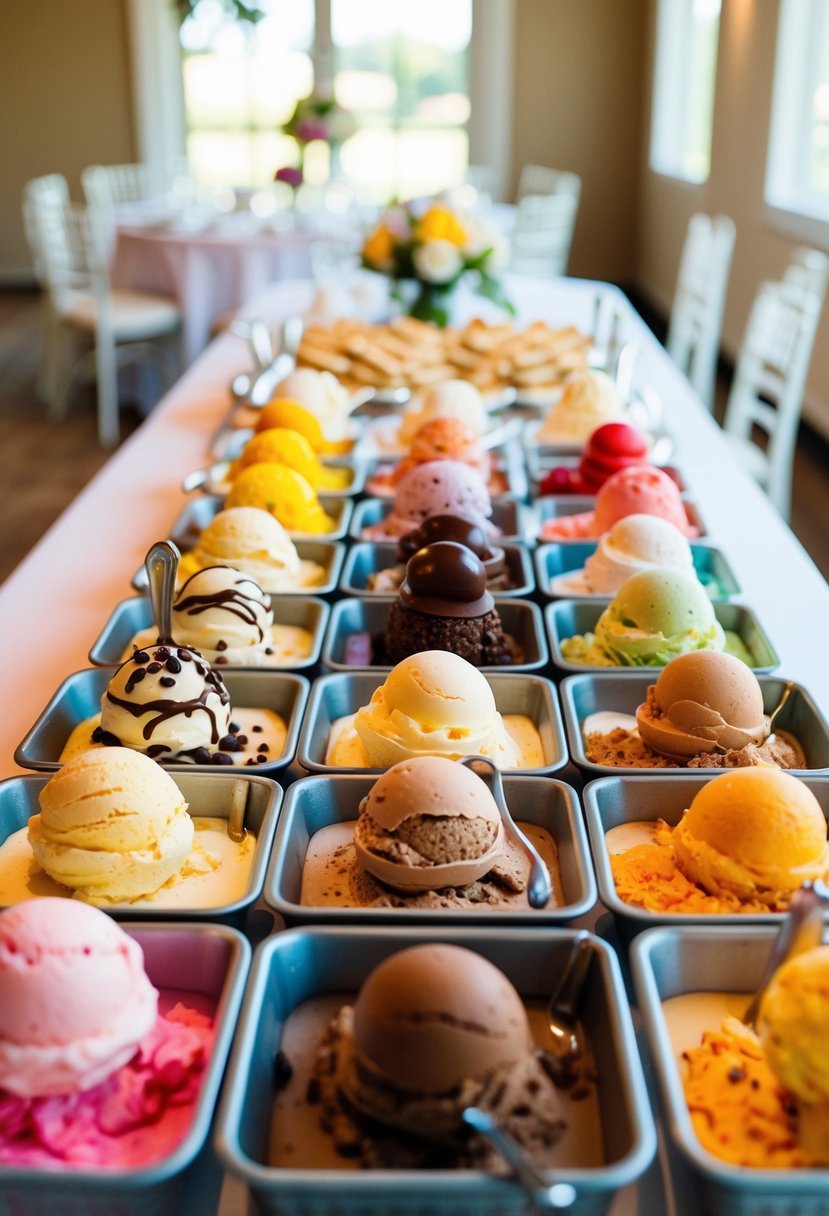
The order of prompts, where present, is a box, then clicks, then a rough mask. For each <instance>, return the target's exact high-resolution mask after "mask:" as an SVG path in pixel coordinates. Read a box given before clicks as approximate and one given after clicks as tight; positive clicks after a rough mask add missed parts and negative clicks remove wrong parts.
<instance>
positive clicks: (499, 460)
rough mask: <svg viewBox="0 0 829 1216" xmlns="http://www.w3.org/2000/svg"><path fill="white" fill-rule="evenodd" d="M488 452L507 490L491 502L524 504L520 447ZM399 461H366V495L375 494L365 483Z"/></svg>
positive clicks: (390, 495)
mask: <svg viewBox="0 0 829 1216" xmlns="http://www.w3.org/2000/svg"><path fill="white" fill-rule="evenodd" d="M489 450H490V453H491V455H492V467H493V469H495V470H497V471H498V472H500V473H503V474H504V475H505V477H506V479H507V489H506V490H505V491H504V492H503V493H502V494H493V495H492V499H493V502H499V501H503V500H505V499H510V498H512V499H518V500H520V501H521V502H525V501H526V498H527V495H528V494H529V482H528V481H527V470H526V468H525V466H524V454H523V452H522V450H521V447H520V446H519V445H518V444H517V443H515V442H514V441H513V442H511V443H502V444H498V445H497V446H496V447H493V448H490V449H489ZM401 459H402V458H401V457H395V456H380V457H376V458H375V459H372V460H369V461H367V463H366V467H365V472H364V476H363V485H364V486H365V487H366V493H367V494H374V493H376V491H375V490H374V489H373V488H372V487H371V486H370V485H369V484H367V483H370V482H371V479H372V477H374V476H375V475H376V473H377V470H378V469H379V468H380V467H381V466H383V467H384V468H385V469H391V468H394V467H395V466H396V465H397V464H398V463H399V462H400V460H401ZM377 497H378V498H383V499H385V498H393V497H394V492H393V491H389V492H388V494H383V493H377Z"/></svg>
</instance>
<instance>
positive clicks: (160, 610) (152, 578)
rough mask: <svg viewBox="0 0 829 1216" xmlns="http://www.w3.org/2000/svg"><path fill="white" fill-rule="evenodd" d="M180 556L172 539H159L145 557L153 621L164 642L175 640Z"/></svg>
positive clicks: (161, 640) (160, 638) (160, 640)
mask: <svg viewBox="0 0 829 1216" xmlns="http://www.w3.org/2000/svg"><path fill="white" fill-rule="evenodd" d="M180 557H181V554H180V553H179V551H178V549H177V548H176V546H175V545H174V544H173V542H172V541H171V540H158V541H156V543H155V544H154V545H151V546H150V549H149V551H148V552H147V556H146V557H145V558H144V569H145V570H146V571H147V585H148V587H149V593H150V606H151V607H152V612H153V623H154V624H155V627H156V629H157V630H158V640H159V642H162V643H169V642H172V640H173V630H172V619H173V596H174V595H175V590H176V571H177V569H178V563H179V558H180Z"/></svg>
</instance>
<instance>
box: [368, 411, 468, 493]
mask: <svg viewBox="0 0 829 1216" xmlns="http://www.w3.org/2000/svg"><path fill="white" fill-rule="evenodd" d="M429 460H458V461H460V462H461V463H462V464H468V465H469V466H470V467H471V468H473V469H476V470H477V471H478V472H479V473H480V474H481V476H482V477H483V478H484V480H486V479H487V477H488V476H489V463H490V462H489V454H488V453H487V452H485V451H483V450H482V448H481V446H480V442H479V439H478V436H477V434H476V433H475V431H474V430H473V428H472V427H471V426H469V425H468V423H466V422H462V421H461V419H460V418H432V419H431V420H430V421H429V422H424V424H423V426H421V427H420V428H419V429H418V430H417V432H416V433H415V435H414V438H413V439H412V443H411V447H410V449H409V454H408V456H406V457H404V458H403V460H401V461H400V464H399V465H398V466H397V468H396V469H395V470H394V472H393V473H392V474H391V476H390V478H389V480H390V482H391V484H392V485H395V486H396V485H397V484H398V482H400V481H401V480H402V478H403V477H405V476H406V474H407V473H408V472H409V470H410V469H413V468H415V466H416V465H419V464H426V462H427V461H429Z"/></svg>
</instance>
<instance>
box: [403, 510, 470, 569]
mask: <svg viewBox="0 0 829 1216" xmlns="http://www.w3.org/2000/svg"><path fill="white" fill-rule="evenodd" d="M439 540H452V541H454V542H455V543H456V544H458V545H466V547H467V549H471V550H472V552H473V553H474V554H475V556H476V557H479V558H480V559H481V561H482V562H488V561H490V560H491V559H492V557H493V556H494V554H493V550H492V547H491V546H490V543H489V539H488V537H487V535H486V533H485V532H484V530H483V528H482V527H481V525H480V524H477V523H475V521H474V520H471V519H467V518H466V516H465V515H448V514H447V515H430V516H429V517H428V519H424V521H423V523H422V524H421V525H420V527H419V528H414V529H413V531H411V532H407V533H406V535H405V536H402V537H401V538H400V540H399V542H398V551H399V554H400V560H401V561H408V560H409V558H410V557H413V556H414V554H415V553H417V551H418V549H423V548H424V547H425V546H426V545H433V544H435V542H436V541H439Z"/></svg>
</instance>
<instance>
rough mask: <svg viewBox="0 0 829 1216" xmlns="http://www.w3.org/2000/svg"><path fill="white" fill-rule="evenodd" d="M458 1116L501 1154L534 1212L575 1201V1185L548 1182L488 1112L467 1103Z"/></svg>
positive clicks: (569, 1204) (570, 1205)
mask: <svg viewBox="0 0 829 1216" xmlns="http://www.w3.org/2000/svg"><path fill="white" fill-rule="evenodd" d="M461 1119H462V1120H463V1122H464V1123H465V1124H466V1125H467V1127H471V1128H472V1129H473V1130H474V1131H476V1132H477V1133H478V1135H480V1136H484V1137H485V1138H486V1139H487V1140H488V1141H489V1143H490V1144H491V1145H492V1147H493V1148H494V1149H496V1150H497V1151H498V1152H499V1153H500V1154H501V1156H502V1157H503V1158H504V1160H505V1161H506V1163H507V1165H509V1166H510V1167H511V1168H512V1171H513V1173H514V1174H515V1177H516V1178H517V1180H518V1182H519V1183H520V1184H521V1186H522V1188H523V1189H524V1191H525V1192H526V1195H527V1198H528V1199H529V1201H530V1203H531V1204H532V1205H533V1207H534V1208H535V1210H536V1211H537V1212H550V1211H561V1210H563V1209H564V1208H570V1207H572V1206H573V1204H574V1203H575V1201H576V1190H575V1187H572V1186H571V1185H570V1183H569V1182H554V1183H552V1184H551V1183H550V1182H549V1181H548V1179H547V1178H545V1176H544V1175H543V1174H542V1173H541V1171H540V1170H538V1169H536V1167H535V1166H534V1165H533V1163H532V1161H530V1159H529V1157H528V1156H527V1155H526V1153H525V1152H524V1150H523V1148H522V1147H521V1145H520V1144H519V1143H518V1141H517V1140H515V1139H513V1137H512V1136H511V1135H510V1134H509V1132H508V1131H506V1130H505V1129H504V1128H503V1127H501V1125H500V1123H496V1121H495V1120H494V1119H493V1117H492V1115H490V1114H488V1113H487V1112H486V1111H484V1110H481V1109H480V1107H478V1106H468V1107H467V1108H466V1110H465V1111H463V1112H462V1113H461Z"/></svg>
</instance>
